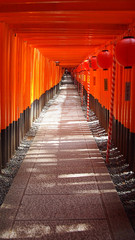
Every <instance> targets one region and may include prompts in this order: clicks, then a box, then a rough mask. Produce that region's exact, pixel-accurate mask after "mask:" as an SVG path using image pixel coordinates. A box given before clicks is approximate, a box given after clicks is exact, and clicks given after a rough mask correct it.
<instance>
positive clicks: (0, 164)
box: [0, 132, 2, 173]
mask: <svg viewBox="0 0 135 240" xmlns="http://www.w3.org/2000/svg"><path fill="white" fill-rule="evenodd" d="M1 167H2V156H1V132H0V173H1Z"/></svg>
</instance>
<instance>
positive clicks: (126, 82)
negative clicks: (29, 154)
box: [0, 0, 135, 171]
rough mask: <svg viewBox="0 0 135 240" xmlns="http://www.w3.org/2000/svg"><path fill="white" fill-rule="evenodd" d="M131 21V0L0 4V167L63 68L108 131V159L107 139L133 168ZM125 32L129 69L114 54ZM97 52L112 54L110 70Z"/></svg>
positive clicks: (134, 27) (134, 30)
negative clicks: (95, 61) (80, 88)
mask: <svg viewBox="0 0 135 240" xmlns="http://www.w3.org/2000/svg"><path fill="white" fill-rule="evenodd" d="M134 19H135V2H134V0H119V1H116V0H113V1H112V0H110V1H106V0H102V1H100V0H97V1H93V0H83V1H82V0H80V1H76V0H68V1H65V0H59V1H55V0H50V1H46V0H45V1H43V0H40V1H37V0H33V1H32V0H29V1H26V0H20V1H17V0H5V1H0V168H2V167H5V166H6V163H7V162H8V160H9V159H10V158H11V157H12V155H13V154H14V152H15V150H16V149H17V148H18V146H19V144H20V141H21V139H22V138H23V137H24V134H25V133H26V132H27V131H28V129H29V128H30V127H31V124H32V122H33V121H34V120H35V119H36V118H37V117H38V116H39V113H40V111H41V110H42V108H43V106H44V105H45V103H46V102H47V101H48V100H49V99H50V98H52V97H53V96H54V94H55V93H56V92H57V91H58V89H59V83H60V81H61V78H62V76H63V74H64V72H65V69H68V71H70V72H71V74H72V76H73V78H74V80H75V82H76V81H77V82H76V83H77V84H78V88H79V84H82V93H83V94H84V92H85V93H87V94H88V95H89V96H88V98H87V99H88V104H89V105H90V108H92V109H93V110H94V111H95V113H96V115H97V116H98V118H99V120H100V122H101V124H102V125H103V127H105V129H106V131H108V152H107V153H108V155H107V162H109V147H110V143H111V140H113V142H114V143H115V145H116V146H117V147H118V148H119V150H120V151H121V153H123V154H124V156H125V158H126V159H127V162H128V163H129V164H130V167H131V169H132V170H133V171H135V111H134V106H135V94H134V93H135V67H134V63H135V51H134V48H135V47H134V46H135V44H134V40H133V39H134V38H133V37H134V35H135V23H134ZM123 37H127V38H128V40H129V39H130V40H131V37H132V40H133V41H130V40H129V45H130V46H128V50H127V52H126V53H124V49H125V48H126V46H125V47H124V48H123V50H122V51H123V53H122V54H123V56H122V58H124V59H125V58H126V57H127V59H128V60H127V59H126V60H124V61H125V62H126V61H128V62H130V60H132V64H129V65H128V66H125V65H123V62H120V61H119V56H118V58H117V56H116V50H115V47H116V48H117V44H118V43H119V41H121V40H122V39H123ZM122 46H123V45H122ZM102 50H104V52H106V51H107V50H108V52H109V53H110V54H111V55H113V56H114V58H113V59H112V63H111V64H110V66H109V67H106V64H107V63H108V61H109V60H105V59H102V56H101V59H99V53H100V52H102ZM130 50H131V51H130ZM117 51H119V50H117ZM129 53H130V54H129ZM131 53H132V54H131ZM118 55H120V53H118ZM92 56H95V57H96V59H97V67H94V66H93V63H92V59H91V58H92ZM120 58H121V56H120ZM86 62H87V67H86V66H85V65H86V64H84V63H86ZM125 62H124V63H125ZM102 63H103V66H102ZM131 65H132V66H131ZM125 67H126V68H125ZM127 67H128V68H127ZM131 67H132V68H131ZM88 110H89V106H88V108H87V111H88ZM109 119H110V120H109Z"/></svg>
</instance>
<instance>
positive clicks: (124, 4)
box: [0, 0, 135, 13]
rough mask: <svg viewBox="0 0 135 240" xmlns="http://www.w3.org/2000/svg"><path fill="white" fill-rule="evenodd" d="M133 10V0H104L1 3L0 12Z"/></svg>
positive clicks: (134, 7)
mask: <svg viewBox="0 0 135 240" xmlns="http://www.w3.org/2000/svg"><path fill="white" fill-rule="evenodd" d="M133 9H135V4H134V0H132V1H127V0H119V1H118V0H113V1H112V0H110V1H109V2H108V4H106V1H105V0H102V1H101V0H97V1H96V2H95V1H86V0H84V1H83V2H82V1H78V2H76V1H70V2H69V1H57V2H56V1H54V2H49V1H44V2H38V1H37V2H32V1H31V2H25V3H22V1H21V2H20V3H19V2H18V1H17V2H16V3H11V4H10V2H8V3H4V4H3V3H1V4H0V12H5V13H7V12H46V11H57V12H60V11H88V10H89V11H102V10H104V11H110V10H111V11H118V10H123V11H124V10H126V11H132V10H133Z"/></svg>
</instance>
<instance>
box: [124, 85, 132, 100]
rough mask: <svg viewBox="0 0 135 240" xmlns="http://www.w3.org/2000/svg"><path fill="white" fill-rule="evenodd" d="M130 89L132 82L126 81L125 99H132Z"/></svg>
mask: <svg viewBox="0 0 135 240" xmlns="http://www.w3.org/2000/svg"><path fill="white" fill-rule="evenodd" d="M130 89H131V83H130V82H126V83H125V101H130Z"/></svg>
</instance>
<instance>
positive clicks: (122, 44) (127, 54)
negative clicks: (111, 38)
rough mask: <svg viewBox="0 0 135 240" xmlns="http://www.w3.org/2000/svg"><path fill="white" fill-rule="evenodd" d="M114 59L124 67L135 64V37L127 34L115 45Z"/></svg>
mask: <svg viewBox="0 0 135 240" xmlns="http://www.w3.org/2000/svg"><path fill="white" fill-rule="evenodd" d="M116 59H117V61H118V63H119V64H120V65H123V66H124V67H125V68H132V66H133V65H134V64H135V39H134V37H131V36H127V37H124V38H123V39H122V40H121V41H119V42H118V43H117V45H116Z"/></svg>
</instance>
